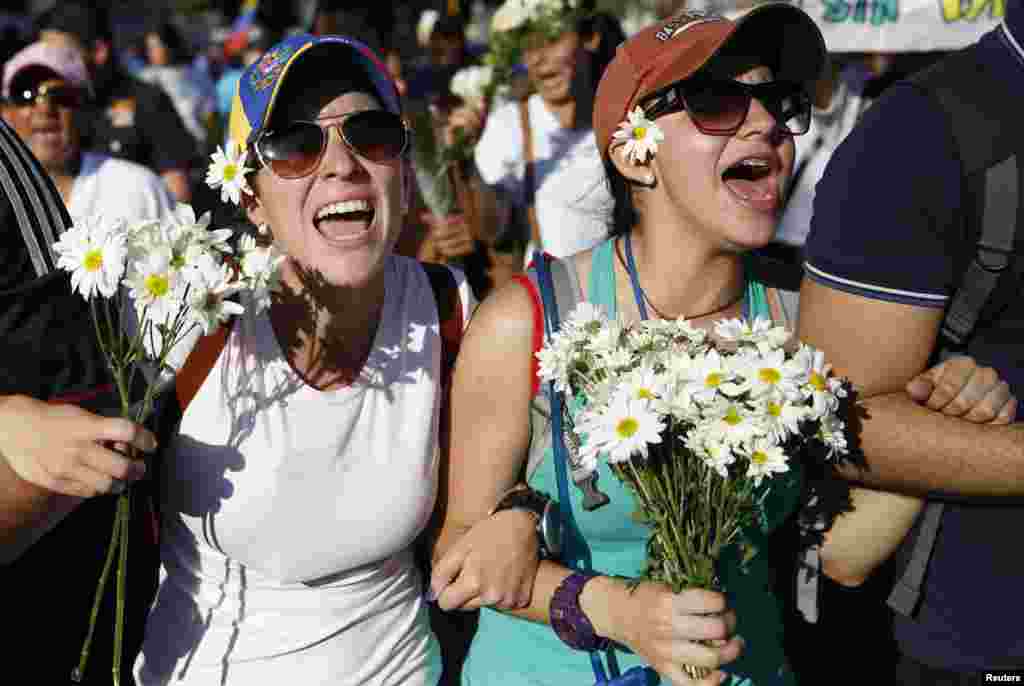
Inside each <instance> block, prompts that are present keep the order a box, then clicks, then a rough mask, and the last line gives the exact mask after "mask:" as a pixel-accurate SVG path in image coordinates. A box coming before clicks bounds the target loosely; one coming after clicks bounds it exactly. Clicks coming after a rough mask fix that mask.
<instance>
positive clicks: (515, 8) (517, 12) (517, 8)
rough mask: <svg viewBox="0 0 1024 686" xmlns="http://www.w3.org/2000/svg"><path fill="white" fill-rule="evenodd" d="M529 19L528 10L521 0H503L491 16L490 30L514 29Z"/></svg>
mask: <svg viewBox="0 0 1024 686" xmlns="http://www.w3.org/2000/svg"><path fill="white" fill-rule="evenodd" d="M529 20H530V10H529V8H528V7H527V6H526V4H525V3H524V2H523V0H505V2H504V3H503V4H502V5H501V7H499V8H498V11H497V12H495V13H494V16H493V17H491V31H493V32H495V33H500V32H502V31H514V30H515V29H518V28H520V27H521V26H525V25H526V22H528V21H529Z"/></svg>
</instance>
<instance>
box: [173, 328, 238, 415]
mask: <svg viewBox="0 0 1024 686" xmlns="http://www.w3.org/2000/svg"><path fill="white" fill-rule="evenodd" d="M233 323H234V319H231V320H228V321H227V322H225V323H224V324H221V325H220V326H219V327H217V330H216V331H214V332H213V333H211V334H208V335H206V336H203V337H202V338H200V339H199V340H198V341H196V345H195V347H194V348H192V352H190V353H189V354H188V357H187V358H186V359H185V364H183V365H182V366H181V369H180V370H179V371H178V374H177V376H175V378H174V390H175V394H176V395H177V397H178V407H179V408H180V409H181V413H182V414H185V410H187V409H188V406H189V403H191V402H192V399H193V398H194V397H196V393H198V392H199V388H200V386H202V385H203V382H204V381H206V377H207V376H209V375H210V371H212V370H213V365H215V364H217V358H219V357H220V353H221V351H223V350H224V346H225V345H227V343H228V334H229V333H231V326H232V324H233Z"/></svg>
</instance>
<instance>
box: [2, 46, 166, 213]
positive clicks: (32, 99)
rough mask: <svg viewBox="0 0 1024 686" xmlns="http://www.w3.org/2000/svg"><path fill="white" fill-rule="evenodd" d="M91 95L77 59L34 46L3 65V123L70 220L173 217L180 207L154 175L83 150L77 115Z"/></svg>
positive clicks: (66, 52)
mask: <svg viewBox="0 0 1024 686" xmlns="http://www.w3.org/2000/svg"><path fill="white" fill-rule="evenodd" d="M91 89H92V86H91V83H90V81H89V77H88V72H87V71H86V68H85V64H84V63H83V62H82V61H81V59H80V58H79V56H78V55H77V53H75V52H74V51H72V50H70V49H67V48H59V47H54V46H50V45H46V44H44V43H33V44H31V45H29V46H28V47H26V48H23V49H22V50H20V51H19V52H17V53H15V55H14V56H13V57H11V59H10V60H9V61H8V62H7V63H6V64H5V65H4V74H3V97H4V103H3V117H4V119H5V120H6V121H7V123H8V124H10V125H11V127H12V128H13V129H14V130H15V132H16V133H17V134H18V136H20V137H21V138H22V140H24V141H25V142H26V143H27V144H28V146H29V148H30V149H31V150H32V152H33V153H34V154H35V155H36V157H38V158H39V160H40V162H42V164H43V168H44V169H45V170H46V172H47V173H48V174H49V175H50V178H51V179H52V180H53V182H54V184H55V185H56V186H57V189H58V190H59V191H60V194H61V197H62V198H63V199H64V203H65V204H66V205H67V207H68V212H69V214H70V215H71V217H72V219H73V220H77V219H79V218H81V217H84V216H95V215H102V216H103V217H106V218H107V219H125V220H127V221H137V220H142V219H157V218H160V217H162V216H164V215H165V214H167V213H169V212H171V211H173V209H174V206H175V202H176V201H175V199H174V197H173V196H172V195H171V193H170V191H169V190H168V189H167V186H166V184H165V183H164V181H163V180H162V179H161V178H160V177H159V176H157V175H156V174H155V173H154V172H152V171H150V170H149V169H147V168H146V167H143V166H142V165H139V164H135V163H134V162H129V161H127V160H121V159H116V158H113V157H110V156H108V155H103V154H100V153H94V152H84V151H83V150H82V148H81V144H80V132H79V130H78V127H77V124H76V118H75V113H76V111H77V110H78V108H79V107H81V106H82V104H83V103H84V102H85V98H87V97H88V96H89V93H90V92H91Z"/></svg>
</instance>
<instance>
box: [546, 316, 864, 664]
mask: <svg viewBox="0 0 1024 686" xmlns="http://www.w3.org/2000/svg"><path fill="white" fill-rule="evenodd" d="M537 357H538V359H539V361H540V375H541V377H542V378H543V379H545V380H547V381H551V382H554V386H555V390H556V392H562V393H565V394H566V396H568V397H569V398H571V399H572V401H571V402H569V403H566V410H565V413H566V415H567V416H566V420H567V424H566V426H567V428H566V430H565V433H566V435H567V438H568V439H569V440H568V444H569V447H570V463H571V464H570V466H571V468H572V473H573V479H574V480H575V481H576V482H577V483H579V482H581V481H583V480H584V478H585V477H586V475H587V474H588V473H592V472H594V471H596V469H597V466H598V461H599V460H605V461H607V462H608V464H609V466H610V468H611V470H612V471H613V473H615V474H616V475H617V476H618V477H619V478H620V479H621V480H622V481H623V482H624V484H625V485H626V486H627V488H628V489H629V490H630V491H631V492H632V493H633V494H634V496H635V497H636V499H637V502H638V505H639V512H638V515H639V516H640V517H641V519H642V520H643V521H645V522H646V523H648V524H649V525H650V527H651V534H650V536H651V537H650V541H649V544H648V558H647V568H646V570H645V572H644V576H645V577H646V578H649V579H652V580H656V581H662V582H665V583H666V584H668V585H669V586H670V587H671V588H672V589H673V591H675V592H679V591H681V590H682V589H684V588H692V587H697V588H706V589H719V587H720V584H719V580H718V577H717V573H716V561H717V560H718V559H719V557H720V555H721V553H722V552H723V550H724V549H725V548H726V547H727V546H733V545H735V546H737V547H738V549H739V555H738V557H739V559H740V560H741V561H745V560H749V559H750V556H751V555H753V553H754V552H755V547H754V544H753V543H752V542H750V541H749V540H746V534H745V531H747V530H748V529H749V527H752V526H754V525H756V524H757V523H759V522H761V521H763V517H764V516H765V512H764V511H763V509H764V505H765V501H766V498H767V495H768V493H769V491H770V490H771V488H772V486H773V477H776V476H777V475H781V474H784V473H785V472H787V471H789V470H790V466H791V465H792V464H794V462H795V461H797V460H805V459H808V460H809V459H819V460H820V459H823V460H826V461H831V462H836V461H839V460H841V459H843V457H844V456H845V455H846V454H847V452H848V446H847V441H846V437H845V424H844V421H843V419H842V417H844V416H846V415H845V413H846V412H847V411H848V410H849V409H850V407H851V404H852V402H853V401H852V396H851V393H850V391H851V388H850V386H849V384H848V382H845V381H841V380H839V379H837V378H835V377H833V376H831V374H830V368H829V366H828V365H827V364H825V361H824V355H823V354H822V353H821V352H819V351H816V350H814V349H812V348H810V347H808V346H806V345H797V344H795V343H791V342H790V335H789V333H788V332H787V331H786V330H785V329H784V328H782V327H776V326H773V325H772V324H771V323H770V322H769V321H767V320H764V319H757V320H755V321H753V322H747V321H744V320H739V319H734V320H727V321H722V322H719V323H718V324H717V325H716V327H715V330H714V332H713V333H710V334H709V333H707V332H705V331H703V330H701V329H696V328H694V327H692V326H691V325H689V324H688V323H687V322H685V321H683V320H678V321H665V320H648V321H643V322H641V323H639V324H637V325H635V326H629V327H627V326H623V325H622V324H620V323H618V322H616V321H610V320H609V319H607V318H606V317H605V316H604V314H603V313H602V312H601V310H600V308H598V307H596V306H594V305H592V304H589V303H583V304H581V305H579V306H578V307H577V308H576V310H574V312H573V313H572V315H571V316H570V317H569V319H568V320H567V321H565V322H563V324H562V327H561V329H560V330H559V331H558V332H557V333H556V334H554V336H552V338H551V339H550V340H549V342H548V343H547V344H546V345H545V346H544V348H543V349H542V350H541V351H540V352H539V353H538V354H537ZM570 406H571V407H572V408H573V409H571V410H570V409H569V407H570ZM691 670H692V671H691ZM688 671H691V675H693V676H699V675H701V670H698V669H694V668H688Z"/></svg>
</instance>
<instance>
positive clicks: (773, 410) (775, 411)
mask: <svg viewBox="0 0 1024 686" xmlns="http://www.w3.org/2000/svg"><path fill="white" fill-rule="evenodd" d="M768 414H769V415H771V416H772V417H776V418H778V417H781V416H782V405H779V404H778V403H768Z"/></svg>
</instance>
